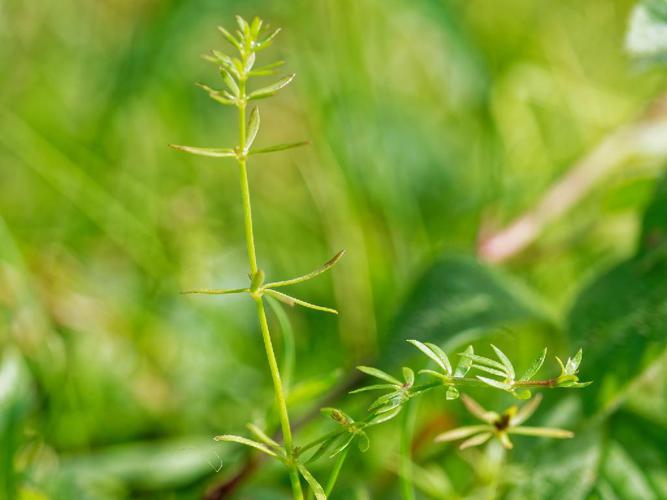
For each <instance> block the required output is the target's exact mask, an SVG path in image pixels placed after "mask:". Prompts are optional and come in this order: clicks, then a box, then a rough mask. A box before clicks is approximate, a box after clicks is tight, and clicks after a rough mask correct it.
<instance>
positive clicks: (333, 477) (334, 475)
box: [324, 446, 350, 496]
mask: <svg viewBox="0 0 667 500" xmlns="http://www.w3.org/2000/svg"><path fill="white" fill-rule="evenodd" d="M349 451H350V447H349V446H348V447H347V448H345V450H344V451H343V452H342V453H341V454H340V455H338V460H336V464H335V465H334V467H333V469H332V470H331V474H330V475H329V480H328V481H327V486H326V489H325V490H324V492H325V493H326V495H327V496H329V495H331V492H332V491H333V489H334V486H335V485H336V481H338V475H339V474H340V470H341V469H342V468H343V464H344V463H345V459H346V458H347V453H348V452H349Z"/></svg>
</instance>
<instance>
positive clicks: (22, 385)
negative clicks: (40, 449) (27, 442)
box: [0, 349, 31, 498]
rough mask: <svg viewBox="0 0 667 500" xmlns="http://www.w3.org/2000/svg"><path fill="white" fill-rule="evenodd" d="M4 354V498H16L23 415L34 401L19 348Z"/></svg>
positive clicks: (0, 397) (0, 376) (0, 363)
mask: <svg viewBox="0 0 667 500" xmlns="http://www.w3.org/2000/svg"><path fill="white" fill-rule="evenodd" d="M1 354H2V357H0V443H1V444H0V498H16V497H17V496H18V493H17V492H18V489H19V486H20V482H21V481H20V475H19V472H18V471H17V469H16V460H15V459H16V454H17V453H18V451H19V449H20V447H21V444H22V442H23V440H24V433H25V429H24V428H23V419H24V417H25V413H26V411H27V410H28V408H29V406H30V403H31V394H30V387H29V386H30V382H29V374H28V371H27V368H26V366H25V365H24V362H23V359H22V358H21V355H20V354H19V353H18V351H16V350H14V349H5V350H4V352H1Z"/></svg>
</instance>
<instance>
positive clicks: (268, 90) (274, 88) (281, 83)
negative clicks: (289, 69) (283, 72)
mask: <svg viewBox="0 0 667 500" xmlns="http://www.w3.org/2000/svg"><path fill="white" fill-rule="evenodd" d="M295 76H296V75H294V74H292V75H289V76H286V77H284V78H281V79H280V80H278V81H277V82H276V83H273V84H271V85H268V86H266V87H263V88H261V89H257V90H255V91H253V92H251V93H250V95H249V96H248V100H253V99H264V98H265V97H271V96H272V95H274V94H275V93H276V92H278V91H279V90H280V89H282V88H283V87H286V86H287V85H289V83H290V82H291V81H292V80H294V77H295Z"/></svg>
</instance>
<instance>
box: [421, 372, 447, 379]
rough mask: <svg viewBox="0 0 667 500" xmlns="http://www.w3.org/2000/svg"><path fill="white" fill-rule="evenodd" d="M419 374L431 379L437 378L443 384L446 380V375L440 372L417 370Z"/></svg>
mask: <svg viewBox="0 0 667 500" xmlns="http://www.w3.org/2000/svg"><path fill="white" fill-rule="evenodd" d="M419 373H420V374H422V373H423V374H424V375H431V376H432V377H436V378H439V379H440V380H442V381H443V382H445V381H447V380H448V378H447V375H445V374H444V373H441V372H436V371H435V370H419Z"/></svg>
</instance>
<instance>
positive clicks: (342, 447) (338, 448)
mask: <svg viewBox="0 0 667 500" xmlns="http://www.w3.org/2000/svg"><path fill="white" fill-rule="evenodd" d="M354 437H355V435H354V434H350V436H349V437H348V438H347V439H345V440H343V441H342V442H341V444H339V445H338V446H336V447H335V448H334V449H333V451H332V452H331V455H329V458H334V457H335V456H336V455H338V454H339V453H341V452H342V451H344V450H345V449H346V448H347V447H348V446H350V445H351V444H352V441H354Z"/></svg>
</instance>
